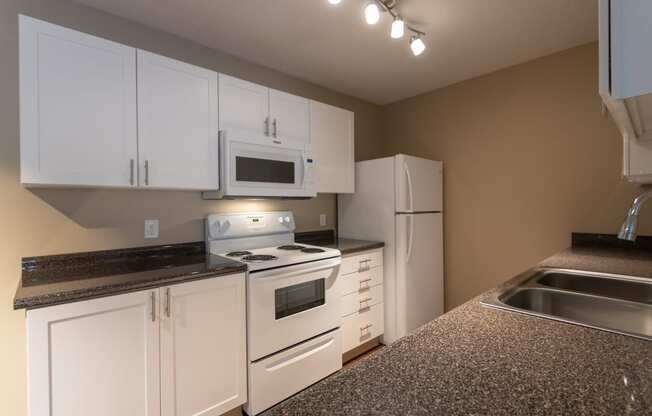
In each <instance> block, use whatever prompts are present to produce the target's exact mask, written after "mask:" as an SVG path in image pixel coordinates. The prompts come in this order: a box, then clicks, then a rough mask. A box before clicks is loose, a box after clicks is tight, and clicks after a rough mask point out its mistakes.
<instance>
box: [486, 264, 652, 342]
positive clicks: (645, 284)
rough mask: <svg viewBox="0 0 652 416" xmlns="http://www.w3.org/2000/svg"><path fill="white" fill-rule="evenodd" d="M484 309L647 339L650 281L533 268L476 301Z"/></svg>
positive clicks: (651, 319) (651, 326) (651, 323)
mask: <svg viewBox="0 0 652 416" xmlns="http://www.w3.org/2000/svg"><path fill="white" fill-rule="evenodd" d="M481 303H482V304H483V305H485V306H489V307H494V308H499V309H504V310H508V311H512V312H519V313H524V314H529V315H534V316H538V317H542V318H548V319H554V320H558V321H562V322H567V323H571V324H576V325H583V326H588V327H591V328H595V329H600V330H604V331H610V332H616V333H619V334H623V335H628V336H633V337H637V338H643V339H646V340H652V280H650V279H641V278H634V277H629V276H618V275H612V274H606V273H594V272H585V271H577V270H563V269H534V270H531V271H528V272H526V273H524V274H522V275H520V276H517V277H516V278H515V279H513V280H512V281H510V282H508V283H506V284H505V285H504V286H503V287H502V290H499V291H498V292H497V293H496V294H495V295H493V296H490V297H489V298H487V299H485V300H483V301H481Z"/></svg>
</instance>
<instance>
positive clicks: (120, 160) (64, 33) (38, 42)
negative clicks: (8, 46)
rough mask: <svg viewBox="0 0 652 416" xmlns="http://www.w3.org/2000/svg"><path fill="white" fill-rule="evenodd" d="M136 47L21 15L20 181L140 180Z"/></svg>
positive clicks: (132, 182)
mask: <svg viewBox="0 0 652 416" xmlns="http://www.w3.org/2000/svg"><path fill="white" fill-rule="evenodd" d="M136 134H137V126H136V50H135V49H134V48H130V47H127V46H124V45H120V44H118V43H115V42H111V41H108V40H104V39H100V38H97V37H94V36H90V35H87V34H84V33H80V32H77V31H74V30H70V29H66V28H63V27H60V26H57V25H53V24H50V23H46V22H42V21H39V20H36V19H32V18H30V17H26V16H20V156H21V166H20V167H21V182H22V183H24V184H27V185H68V186H110V187H130V186H135V185H136V178H135V172H134V169H135V167H134V164H135V162H136V157H137V140H136Z"/></svg>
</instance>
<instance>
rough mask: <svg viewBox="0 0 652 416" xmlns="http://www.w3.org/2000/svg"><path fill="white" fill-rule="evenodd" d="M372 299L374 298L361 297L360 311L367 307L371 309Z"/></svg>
mask: <svg viewBox="0 0 652 416" xmlns="http://www.w3.org/2000/svg"><path fill="white" fill-rule="evenodd" d="M372 300H373V298H366V299H361V300H360V309H359V310H358V312H362V311H363V310H365V309H369V308H370V307H371V306H369V303H368V302H370V301H372Z"/></svg>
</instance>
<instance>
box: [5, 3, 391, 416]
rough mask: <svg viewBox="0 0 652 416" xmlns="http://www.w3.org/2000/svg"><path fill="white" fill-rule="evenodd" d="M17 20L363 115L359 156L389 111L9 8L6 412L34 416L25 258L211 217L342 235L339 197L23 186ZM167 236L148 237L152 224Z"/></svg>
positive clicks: (123, 243) (215, 58) (52, 10)
mask: <svg viewBox="0 0 652 416" xmlns="http://www.w3.org/2000/svg"><path fill="white" fill-rule="evenodd" d="M18 13H23V14H27V15H29V16H32V17H36V18H39V19H43V20H47V21H51V22H53V23H57V24H60V25H63V26H67V27H71V28H74V29H77V30H81V31H84V32H87V33H91V34H95V35H98V36H101V37H105V38H108V39H111V40H114V41H117V42H122V43H125V44H127V45H131V46H135V47H138V48H142V49H146V50H149V51H152V52H155V53H160V54H162V55H165V56H169V57H172V58H176V59H180V60H183V61H186V62H190V63H193V64H196V65H200V66H204V67H207V68H212V69H214V70H217V71H220V72H224V73H228V74H231V75H234V76H238V77H241V78H245V79H248V80H251V81H254V82H258V83H262V84H265V85H268V86H271V87H273V88H277V89H280V90H284V91H288V92H291V93H296V94H298V95H302V96H305V97H308V98H312V99H316V100H319V101H323V102H326V103H329V104H332V105H336V106H339V107H344V108H347V109H350V110H352V111H354V112H355V117H356V119H355V123H356V125H355V134H356V158H358V159H364V158H370V157H374V156H376V155H377V154H378V152H379V149H380V148H379V146H378V143H377V138H378V137H379V126H380V125H379V122H378V117H379V112H380V109H379V108H378V107H377V106H375V105H372V104H369V103H366V102H363V101H360V100H356V99H353V98H351V97H347V96H345V95H342V94H338V93H335V92H332V91H329V90H326V89H324V88H321V87H318V86H316V85H312V84H309V83H306V82H302V81H300V80H297V79H295V78H291V77H288V76H285V75H283V74H281V73H278V72H276V71H273V70H270V69H267V68H264V67H261V66H257V65H253V64H249V63H247V62H243V61H241V60H239V59H237V58H234V57H232V56H229V55H226V54H223V53H219V52H216V51H212V50H210V49H207V48H204V47H202V46H199V45H196V44H193V43H191V42H188V41H185V40H183V39H180V38H178V37H175V36H171V35H167V34H164V33H162V32H158V31H155V30H151V29H148V28H146V27H144V26H140V25H137V24H134V23H131V22H129V21H126V20H124V19H120V18H117V17H113V16H110V15H107V14H104V13H100V12H96V11H93V10H91V9H88V8H85V7H82V6H79V5H76V4H73V3H71V2H69V1H58V0H1V1H0V51H1V53H2V57H1V58H0V91H1V92H2V93H1V94H0V414H1V415H13V416H20V415H24V414H26V407H25V403H26V390H25V383H26V380H25V365H26V364H25V320H24V313H23V312H14V311H12V306H11V305H12V301H13V296H14V291H15V289H16V286H17V284H18V280H19V276H20V258H21V257H23V256H30V255H43V254H51V253H64V252H71V251H86V250H96V249H109V248H118V247H127V246H139V245H145V244H164V243H173V242H184V241H197V240H201V239H203V230H202V218H203V217H204V216H205V215H206V214H207V213H210V212H224V211H241V210H279V209H291V210H293V211H294V213H295V214H296V220H297V227H298V229H299V230H312V229H318V228H319V222H318V218H319V214H321V213H324V214H326V215H327V219H328V223H327V226H326V227H325V228H334V224H335V197H334V196H333V195H323V196H320V197H319V198H316V199H313V200H310V201H256V202H254V201H224V202H218V201H203V200H201V199H200V195H199V193H196V192H163V191H118V190H115V191H111V190H104V191H100V190H60V189H57V190H53V189H49V190H46V189H40V190H29V189H24V188H22V187H21V186H20V185H19V180H18V174H19V171H18V160H19V158H18V147H19V133H18V38H17V36H18V27H17V21H18ZM145 218H159V219H160V220H161V238H159V239H157V240H144V239H143V220H144V219H145Z"/></svg>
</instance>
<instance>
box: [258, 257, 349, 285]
mask: <svg viewBox="0 0 652 416" xmlns="http://www.w3.org/2000/svg"><path fill="white" fill-rule="evenodd" d="M341 262H342V260H341V258H340V257H335V258H332V259H328V260H320V261H316V262H314V263H304V264H297V265H295V266H289V267H279V268H277V269H272V270H264V271H261V272H254V273H253V274H254V275H255V276H256V279H261V278H262V279H275V278H283V279H284V278H286V277H290V276H295V275H297V274H304V273H310V272H316V271H319V270H325V269H332V268H336V267H339V265H340V263H341ZM311 265H312V266H311ZM250 274H251V272H250ZM313 280H314V279H313Z"/></svg>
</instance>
